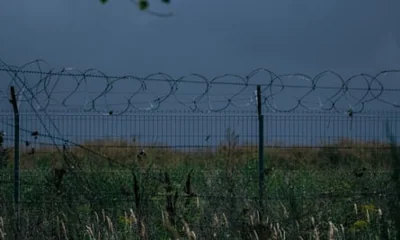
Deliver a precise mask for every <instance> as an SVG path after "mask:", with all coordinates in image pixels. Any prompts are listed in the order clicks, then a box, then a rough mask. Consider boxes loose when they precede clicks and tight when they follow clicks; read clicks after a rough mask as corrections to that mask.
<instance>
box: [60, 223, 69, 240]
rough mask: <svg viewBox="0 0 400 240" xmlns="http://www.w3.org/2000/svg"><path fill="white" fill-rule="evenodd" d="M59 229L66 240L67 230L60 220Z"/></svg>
mask: <svg viewBox="0 0 400 240" xmlns="http://www.w3.org/2000/svg"><path fill="white" fill-rule="evenodd" d="M61 228H62V232H63V234H64V238H65V240H68V235H67V228H66V227H65V224H64V221H63V220H61Z"/></svg>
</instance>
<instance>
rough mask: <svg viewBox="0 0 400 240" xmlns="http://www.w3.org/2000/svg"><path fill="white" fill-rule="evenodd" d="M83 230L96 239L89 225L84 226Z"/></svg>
mask: <svg viewBox="0 0 400 240" xmlns="http://www.w3.org/2000/svg"><path fill="white" fill-rule="evenodd" d="M85 232H86V234H88V235H89V237H90V239H96V238H95V237H94V233H93V230H92V228H91V227H90V226H89V225H87V226H86V230H85Z"/></svg>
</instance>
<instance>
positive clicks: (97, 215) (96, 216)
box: [94, 211, 100, 224]
mask: <svg viewBox="0 0 400 240" xmlns="http://www.w3.org/2000/svg"><path fill="white" fill-rule="evenodd" d="M94 217H95V219H96V222H97V224H99V223H100V218H99V214H97V212H96V211H94Z"/></svg>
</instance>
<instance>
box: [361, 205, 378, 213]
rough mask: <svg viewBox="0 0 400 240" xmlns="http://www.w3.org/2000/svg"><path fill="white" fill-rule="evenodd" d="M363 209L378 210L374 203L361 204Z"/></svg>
mask: <svg viewBox="0 0 400 240" xmlns="http://www.w3.org/2000/svg"><path fill="white" fill-rule="evenodd" d="M361 209H362V210H363V211H367V210H368V211H369V212H372V211H375V210H376V207H375V205H373V204H366V205H362V206H361Z"/></svg>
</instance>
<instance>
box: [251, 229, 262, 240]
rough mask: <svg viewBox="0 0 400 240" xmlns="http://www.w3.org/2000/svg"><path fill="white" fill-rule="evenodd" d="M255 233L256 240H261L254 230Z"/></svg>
mask: <svg viewBox="0 0 400 240" xmlns="http://www.w3.org/2000/svg"><path fill="white" fill-rule="evenodd" d="M253 233H254V237H255V239H256V240H259V239H260V238H259V237H258V234H257V231H256V230H253Z"/></svg>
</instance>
